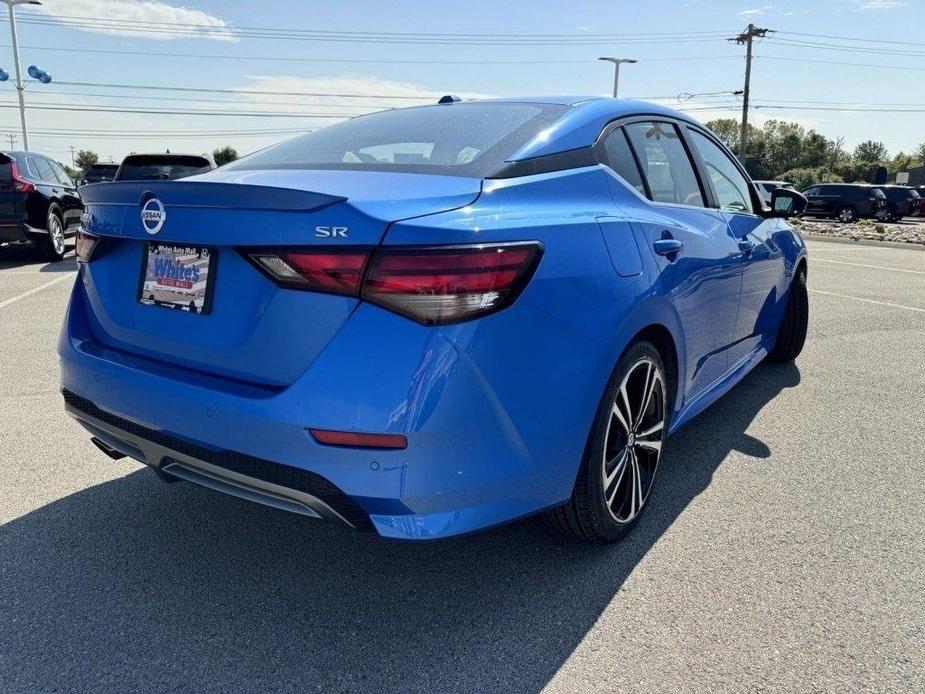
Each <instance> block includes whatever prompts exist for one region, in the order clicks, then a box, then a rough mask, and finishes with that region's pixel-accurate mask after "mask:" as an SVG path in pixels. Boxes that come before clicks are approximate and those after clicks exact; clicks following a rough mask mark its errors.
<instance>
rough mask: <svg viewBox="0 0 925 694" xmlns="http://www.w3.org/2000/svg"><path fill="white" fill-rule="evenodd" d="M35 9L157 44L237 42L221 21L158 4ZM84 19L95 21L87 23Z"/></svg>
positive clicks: (60, 2)
mask: <svg viewBox="0 0 925 694" xmlns="http://www.w3.org/2000/svg"><path fill="white" fill-rule="evenodd" d="M34 9H35V10H37V11H40V12H44V13H45V14H48V15H50V16H52V17H54V18H55V19H57V20H58V21H59V22H62V23H63V24H68V25H71V26H73V27H74V28H76V29H80V30H81V31H89V32H93V33H98V34H112V35H114V36H131V37H132V38H136V39H137V38H146V39H157V40H168V39H178V38H195V39H200V40H201V39H210V40H213V41H236V40H237V39H236V38H235V36H234V32H233V31H232V30H231V27H229V26H228V24H226V23H225V21H224V20H223V19H221V18H219V17H216V16H214V15H211V14H208V13H206V12H202V11H200V10H190V9H187V8H185V7H177V6H175V5H170V4H168V3H166V2H161V1H160V0H43V2H42V4H41V5H37V6H35V8H34ZM87 18H92V19H94V20H97V21H93V22H88V21H87ZM106 20H116V22H118V24H108V25H107V23H106ZM122 22H131V23H133V24H134V25H136V26H138V25H141V24H145V23H147V24H152V23H153V24H154V27H155V28H148V29H145V30H144V31H139V30H137V29H133V28H132V27H131V25H125V26H124V27H123V26H119V24H121V23H122ZM190 25H199V26H190ZM171 29H173V31H172V30H171ZM178 30H179V32H178Z"/></svg>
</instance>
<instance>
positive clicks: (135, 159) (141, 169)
mask: <svg viewBox="0 0 925 694" xmlns="http://www.w3.org/2000/svg"><path fill="white" fill-rule="evenodd" d="M211 168H212V165H211V164H210V163H209V160H208V159H206V158H205V157H176V156H158V155H150V154H145V155H138V156H129V157H126V158H125V160H124V161H123V162H122V167H121V168H120V169H119V175H118V179H119V180H120V181H149V180H154V181H158V180H160V181H172V180H175V179H177V178H184V177H186V176H192V175H193V174H198V173H203V172H205V171H209V170H210V169H211Z"/></svg>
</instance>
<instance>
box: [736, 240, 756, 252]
mask: <svg viewBox="0 0 925 694" xmlns="http://www.w3.org/2000/svg"><path fill="white" fill-rule="evenodd" d="M739 250H740V251H741V252H742V255H751V253H752V251H753V250H755V244H754V243H752V242H751V241H749V240H748V239H739Z"/></svg>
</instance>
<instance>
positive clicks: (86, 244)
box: [74, 231, 100, 263]
mask: <svg viewBox="0 0 925 694" xmlns="http://www.w3.org/2000/svg"><path fill="white" fill-rule="evenodd" d="M99 242H100V237H99V236H94V235H93V234H88V233H87V232H86V231H78V232H77V242H76V244H75V248H74V252H75V253H76V254H77V262H79V263H89V262H90V258H91V257H92V256H93V251H95V250H96V246H97V244H99Z"/></svg>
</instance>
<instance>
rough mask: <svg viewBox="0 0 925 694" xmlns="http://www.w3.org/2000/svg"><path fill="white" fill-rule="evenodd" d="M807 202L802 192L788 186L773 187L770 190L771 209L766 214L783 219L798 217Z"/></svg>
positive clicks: (804, 209) (804, 210)
mask: <svg viewBox="0 0 925 694" xmlns="http://www.w3.org/2000/svg"><path fill="white" fill-rule="evenodd" d="M807 204H808V203H807V202H806V198H805V197H804V196H803V194H802V193H798V192H797V191H795V190H790V189H789V188H775V189H774V190H773V191H771V209H770V210H769V211H768V212H767V213H766V216H767V217H781V218H783V219H788V218H790V217H799V216H801V215H802V214H803V213H804V212H806V206H807Z"/></svg>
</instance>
